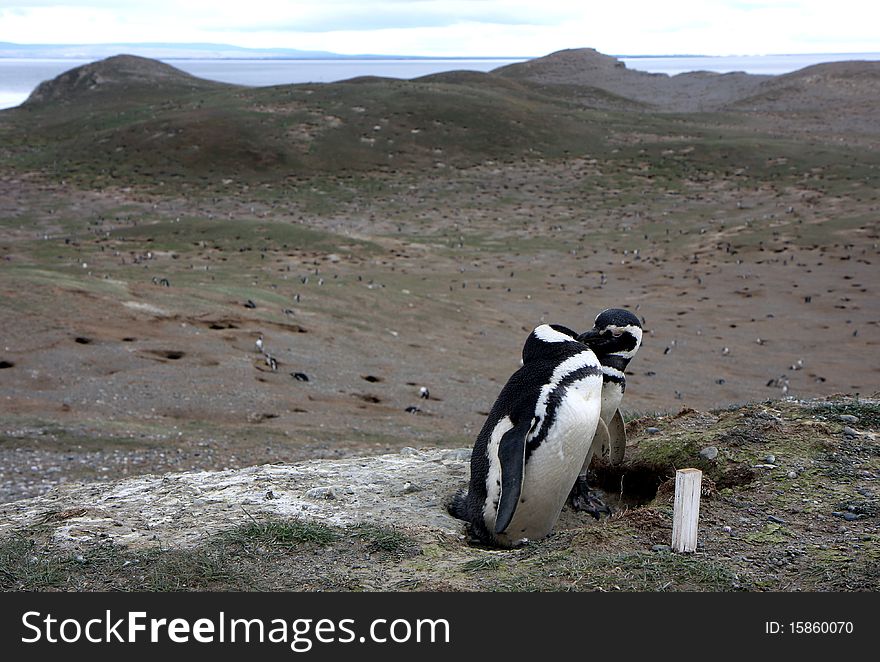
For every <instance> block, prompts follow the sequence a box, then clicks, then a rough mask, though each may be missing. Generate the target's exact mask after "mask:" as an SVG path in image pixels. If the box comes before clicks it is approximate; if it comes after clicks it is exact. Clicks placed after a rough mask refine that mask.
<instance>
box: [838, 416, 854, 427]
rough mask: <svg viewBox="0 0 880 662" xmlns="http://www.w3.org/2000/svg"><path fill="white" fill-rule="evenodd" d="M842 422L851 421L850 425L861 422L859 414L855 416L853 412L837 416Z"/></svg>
mask: <svg viewBox="0 0 880 662" xmlns="http://www.w3.org/2000/svg"><path fill="white" fill-rule="evenodd" d="M837 420H839V421H840V422H841V423H849V424H850V425H856V424H857V423H858V422H859V417H858V416H853V415H852V414H841V415H840V416H838V417H837Z"/></svg>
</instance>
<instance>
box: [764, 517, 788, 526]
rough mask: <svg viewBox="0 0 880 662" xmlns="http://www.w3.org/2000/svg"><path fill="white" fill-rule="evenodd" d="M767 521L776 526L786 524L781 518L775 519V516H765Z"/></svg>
mask: <svg viewBox="0 0 880 662" xmlns="http://www.w3.org/2000/svg"><path fill="white" fill-rule="evenodd" d="M767 519H768V520H770V521H771V522H776V523H777V524H788V522H786V521H785V520H784V519H782V518H781V517H776V515H767Z"/></svg>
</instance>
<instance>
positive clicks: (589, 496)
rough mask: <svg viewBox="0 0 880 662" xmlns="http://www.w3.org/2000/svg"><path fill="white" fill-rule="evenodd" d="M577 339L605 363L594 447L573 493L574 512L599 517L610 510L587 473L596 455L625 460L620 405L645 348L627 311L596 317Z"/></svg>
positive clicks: (606, 312)
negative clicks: (592, 487) (628, 370)
mask: <svg viewBox="0 0 880 662" xmlns="http://www.w3.org/2000/svg"><path fill="white" fill-rule="evenodd" d="M578 340H579V341H580V342H582V343H584V344H585V345H587V346H588V347H589V348H590V349H592V350H593V352H594V353H595V354H596V357H597V358H598V359H599V362H600V363H601V364H602V414H601V421H600V422H599V425H598V426H597V430H596V436H595V439H594V440H593V444H592V445H591V447H590V450H589V452H588V453H587V456H586V458H585V459H584V465H583V467H582V469H581V473H580V475H579V476H578V478H577V482H576V483H575V484H574V487H573V488H572V490H571V495H570V502H571V505H572V507H573V508H574V509H575V510H579V511H583V512H588V513H590V514H591V515H593V517H596V518H598V517H599V516H600V514H601V513H603V512H604V513H608V512H610V511H609V509H608V507H607V506H606V505H605V504H604V503H603V502H602V500H601V499H599V498H598V497H596V495H595V494H594V493H593V492H592V491H591V490H590V488H589V485H588V483H587V471H588V470H589V468H590V462H591V461H592V460H593V456H594V455H595V454H596V453H598V454H599V456H600V457H602V458H603V459H605V460H607V461H609V462H611V463H613V464H617V463H619V462H622V461H623V456H624V453H625V452H626V427H625V426H624V423H623V416H622V415H621V413H620V402H621V401H622V400H623V393H624V391H626V374H625V370H626V368H627V366H628V365H629V362H630V361H631V360H632V358H633V357H634V356H635V355H636V352H638V351H639V347H641V345H642V325H641V323H640V322H639V318H638V317H636V316H635V315H634V314H632V313H631V312H629V311H628V310H625V309H623V308H609V309H607V310H603V311H602V312H601V313H599V314H598V315H597V316H596V320H595V321H594V323H593V328H592V329H590V330H589V331H586V332H585V333H582V334H581V335H580V336H578Z"/></svg>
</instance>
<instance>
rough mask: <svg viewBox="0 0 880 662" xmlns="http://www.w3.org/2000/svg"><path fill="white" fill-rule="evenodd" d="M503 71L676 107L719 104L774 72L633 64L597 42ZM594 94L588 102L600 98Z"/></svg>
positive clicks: (544, 84) (551, 85) (548, 84)
mask: <svg viewBox="0 0 880 662" xmlns="http://www.w3.org/2000/svg"><path fill="white" fill-rule="evenodd" d="M493 73H494V74H496V75H498V76H503V77H505V78H510V79H513V80H518V81H528V82H530V83H532V84H535V85H538V86H539V87H540V88H541V89H544V90H548V91H549V90H554V89H557V90H558V89H559V88H565V87H568V88H580V89H582V90H585V91H587V94H588V95H589V92H588V91H589V90H602V91H604V92H605V93H608V94H612V95H615V96H616V97H619V98H621V99H628V100H630V102H637V103H638V104H642V105H644V106H645V107H647V108H653V109H655V110H663V111H674V112H704V111H710V110H717V109H719V108H722V107H723V106H725V105H727V104H729V103H731V102H733V101H735V100H737V99H741V98H742V97H744V96H747V95H749V94H750V93H752V92H753V91H754V90H755V89H756V88H757V87H758V86H759V85H760V84H761V82H763V81H765V80H767V79H768V78H769V77H768V76H758V75H754V74H746V73H729V74H717V73H711V72H705V71H704V72H692V73H685V74H678V75H676V76H668V75H666V74H651V73H647V72H644V71H637V70H633V69H628V68H627V66H626V64H624V63H623V62H621V61H620V60H618V59H616V58H614V57H611V56H609V55H603V54H602V53H599V52H598V51H596V50H594V49H592V48H581V49H571V50H564V51H558V52H556V53H551V54H550V55H547V56H545V57H541V58H536V59H534V60H529V61H528V62H520V63H517V64H511V65H507V66H505V67H501V68H499V69H495V70H494V71H493ZM591 96H593V95H590V96H588V100H587V104H588V105H589V104H590V103H591V102H592V103H595V99H594V98H590V97H591Z"/></svg>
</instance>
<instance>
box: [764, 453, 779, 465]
mask: <svg viewBox="0 0 880 662" xmlns="http://www.w3.org/2000/svg"><path fill="white" fill-rule="evenodd" d="M764 462H766V463H767V464H776V456H775V455H766V456H764Z"/></svg>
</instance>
